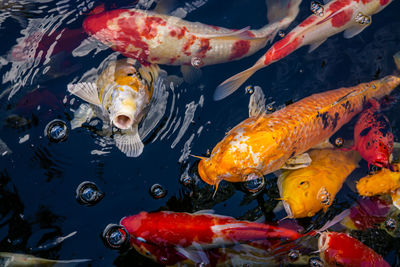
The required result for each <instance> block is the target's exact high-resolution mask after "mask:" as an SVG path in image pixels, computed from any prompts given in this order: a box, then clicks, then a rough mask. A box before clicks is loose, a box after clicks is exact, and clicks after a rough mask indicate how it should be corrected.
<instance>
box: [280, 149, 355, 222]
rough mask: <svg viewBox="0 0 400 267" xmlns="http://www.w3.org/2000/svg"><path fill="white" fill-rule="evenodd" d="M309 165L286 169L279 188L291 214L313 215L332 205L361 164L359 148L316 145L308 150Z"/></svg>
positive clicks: (300, 216)
mask: <svg viewBox="0 0 400 267" xmlns="http://www.w3.org/2000/svg"><path fill="white" fill-rule="evenodd" d="M308 154H309V155H310V157H311V159H312V162H311V164H310V166H308V167H305V168H300V169H297V170H284V171H283V172H282V174H281V175H280V176H279V178H278V188H279V193H280V196H281V199H282V201H283V206H284V208H285V210H286V213H287V214H288V218H303V217H311V216H314V214H315V213H317V212H318V211H320V210H321V209H323V211H324V212H326V211H327V209H328V208H329V207H330V206H331V205H332V203H333V200H334V199H335V196H336V194H337V193H338V192H339V190H340V188H342V184H343V182H344V181H345V180H346V178H347V176H349V174H350V173H351V172H352V171H353V170H354V169H355V168H357V167H358V162H359V161H360V159H361V158H360V156H359V155H358V153H357V152H356V151H340V150H337V149H315V150H311V151H310V152H308Z"/></svg>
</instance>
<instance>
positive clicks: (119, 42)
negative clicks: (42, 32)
mask: <svg viewBox="0 0 400 267" xmlns="http://www.w3.org/2000/svg"><path fill="white" fill-rule="evenodd" d="M267 2H270V7H271V8H269V9H268V11H269V13H268V17H269V19H270V22H271V24H269V25H266V26H265V27H263V28H261V29H259V30H249V29H248V28H244V29H242V30H231V29H226V28H222V27H217V26H211V25H206V24H202V23H199V22H190V21H185V20H182V19H181V18H178V17H173V16H168V15H164V14H158V13H155V12H151V11H147V10H140V9H134V8H132V9H117V10H112V11H105V12H101V13H99V14H94V15H91V16H89V17H87V18H86V19H85V20H84V22H83V28H84V30H85V31H86V32H87V33H88V34H89V35H91V36H93V37H95V38H96V39H97V40H99V41H100V42H102V43H104V44H106V45H108V46H110V47H111V48H112V49H113V50H115V51H118V52H120V53H121V54H122V55H124V56H126V57H130V58H135V59H137V60H139V61H140V62H141V63H142V64H144V63H146V62H147V63H156V64H167V65H192V60H193V59H194V58H196V59H199V60H200V61H201V63H200V64H199V66H198V67H201V66H204V65H210V64H217V63H223V62H227V61H231V60H238V59H241V58H243V57H246V56H250V55H252V54H254V53H255V52H257V51H258V50H259V49H261V48H263V47H264V46H265V45H266V44H267V42H268V41H269V40H272V39H273V38H274V36H275V34H276V33H277V32H278V31H279V30H280V29H284V28H286V27H288V26H289V24H290V23H291V22H292V21H293V20H294V18H295V17H296V16H297V13H298V12H299V8H298V6H299V4H300V2H301V0H279V1H272V0H268V1H267Z"/></svg>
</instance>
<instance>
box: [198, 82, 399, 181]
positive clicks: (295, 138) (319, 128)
mask: <svg viewBox="0 0 400 267" xmlns="http://www.w3.org/2000/svg"><path fill="white" fill-rule="evenodd" d="M399 84H400V77H398V76H392V75H391V76H386V77H384V78H382V79H380V80H376V81H372V82H367V83H362V84H359V85H357V86H354V87H348V88H340V89H336V90H331V91H328V92H323V93H319V94H314V95H311V96H309V97H306V98H304V99H302V100H300V101H298V102H296V103H293V104H291V105H289V106H287V107H285V108H283V109H281V110H279V111H276V112H274V113H272V114H263V115H261V116H258V117H251V118H248V119H246V120H244V121H243V122H241V123H240V124H239V125H237V126H236V127H234V128H233V129H232V130H231V131H230V132H229V133H228V134H227V135H226V136H225V138H224V139H223V140H222V141H221V142H219V143H218V144H217V145H216V147H215V148H214V149H213V151H212V153H211V156H210V157H209V158H203V159H202V160H201V161H200V163H199V168H198V170H199V174H200V177H201V178H202V179H203V180H204V181H205V182H207V183H209V184H211V185H218V183H219V182H220V181H221V180H227V181H230V182H242V181H246V180H247V179H251V178H253V179H254V177H259V176H260V175H266V174H268V173H271V172H274V171H276V170H278V169H280V168H281V167H282V166H283V164H284V163H285V162H286V161H287V160H288V159H289V158H291V157H293V156H296V155H299V154H302V153H304V152H305V151H307V150H309V149H310V148H312V147H314V146H316V145H318V144H320V143H322V142H323V141H325V140H327V139H328V138H329V137H330V136H332V135H333V134H334V133H335V132H336V131H337V130H338V129H340V127H342V126H343V125H344V124H346V123H347V122H348V121H350V120H351V119H352V118H353V117H354V116H355V115H356V114H357V113H359V112H360V111H361V110H362V109H363V105H364V103H366V101H368V100H369V99H371V98H377V99H379V98H381V97H383V96H385V95H388V94H389V93H390V92H391V91H392V90H393V89H394V88H396V87H397V86H398V85H399ZM248 153H251V154H252V155H253V157H249V156H248ZM254 157H256V160H253V159H254ZM248 176H249V177H251V178H248Z"/></svg>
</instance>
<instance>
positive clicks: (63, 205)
mask: <svg viewBox="0 0 400 267" xmlns="http://www.w3.org/2000/svg"><path fill="white" fill-rule="evenodd" d="M194 2H201V1H180V2H179V3H178V6H185V4H192V7H193V11H191V12H190V13H189V14H188V15H187V17H186V19H188V20H191V21H201V22H204V23H207V24H212V25H218V26H225V27H228V28H238V29H240V28H243V27H245V26H248V25H250V26H251V27H252V28H259V27H261V26H263V25H264V24H265V23H266V7H265V3H264V1H261V0H260V1H236V0H232V1H216V0H210V1H203V2H204V3H205V2H206V3H205V4H204V5H202V6H201V7H199V8H195V5H193V3H194ZM100 3H101V2H100V1H98V2H95V1H68V0H67V1H47V0H41V1H3V2H1V3H0V7H1V11H0V12H1V13H0V26H1V27H0V37H1V39H2V42H1V45H0V73H1V76H0V77H1V90H0V109H1V113H0V127H1V134H0V138H1V139H2V140H3V141H4V142H5V143H6V144H7V146H8V148H9V150H11V151H12V153H7V154H6V155H5V156H2V157H1V163H0V251H10V252H18V253H27V254H32V255H35V256H40V257H45V258H51V259H72V258H88V259H92V262H91V265H92V266H111V265H113V264H114V265H118V266H135V265H138V266H139V265H142V266H149V265H151V264H153V263H152V262H151V261H150V260H147V259H146V258H144V257H142V256H140V255H138V254H135V253H131V254H129V255H120V253H119V252H117V251H113V250H110V249H108V248H106V247H105V246H104V245H103V243H102V241H101V239H100V234H101V232H102V231H103V229H104V228H105V226H106V225H107V224H109V223H118V222H119V220H120V219H121V218H122V217H123V216H126V215H130V214H136V213H138V212H140V211H143V210H144V211H155V210H172V211H187V212H194V211H196V210H201V209H214V210H215V211H216V213H218V214H224V215H229V216H233V217H236V218H243V219H257V218H258V217H260V216H261V215H264V216H265V218H266V219H267V220H269V221H273V220H279V219H281V218H282V217H284V216H285V214H284V212H283V211H280V212H278V213H276V214H275V213H274V212H273V211H272V210H273V208H274V207H275V205H276V204H277V201H276V200H274V199H275V198H276V197H278V193H277V188H276V185H275V183H274V182H275V180H273V178H271V179H272V180H270V181H269V182H268V183H267V186H266V190H264V191H263V192H262V193H260V194H258V195H257V196H252V195H251V194H249V193H246V191H245V190H243V189H242V187H241V186H240V185H231V184H228V183H223V184H222V185H221V189H220V190H219V191H218V194H217V195H216V197H215V199H212V198H211V196H212V193H213V189H212V188H211V187H209V186H208V185H205V184H204V183H203V182H202V181H200V180H198V178H197V177H196V176H195V175H194V174H193V173H195V166H196V163H197V160H196V159H195V158H193V157H190V156H189V155H188V154H189V153H191V154H194V155H205V153H206V152H207V150H211V149H212V148H213V146H214V145H215V144H216V143H217V142H218V141H219V140H221V139H222V137H223V136H224V134H225V132H226V131H228V130H229V129H230V128H231V127H233V126H235V125H236V124H237V123H239V122H240V121H242V120H244V119H245V118H246V117H247V116H248V109H247V105H248V100H249V96H248V95H246V94H245V92H244V90H243V89H240V90H239V91H238V92H236V93H235V94H234V95H232V96H230V97H228V98H227V99H225V100H223V101H221V102H214V101H213V100H212V95H213V92H214V89H215V87H216V86H217V85H218V84H219V83H220V82H221V81H223V80H225V79H226V78H227V77H230V76H231V75H233V74H235V73H237V72H238V71H240V70H243V69H244V68H247V67H249V66H250V65H252V64H253V63H254V62H255V61H256V60H257V59H258V58H259V57H260V56H261V55H262V54H263V53H264V51H265V49H264V50H261V51H260V52H259V53H257V54H256V55H254V56H252V57H249V58H246V59H244V60H241V61H237V62H232V63H228V64H221V65H215V66H209V67H205V68H203V69H202V78H201V80H200V81H199V82H198V83H196V84H194V85H188V84H186V83H184V84H182V85H181V86H180V87H178V88H174V91H173V92H170V94H169V98H168V104H167V110H166V112H165V114H164V117H163V119H162V120H161V122H160V124H159V125H158V127H156V129H154V130H153V132H152V133H151V134H150V135H149V136H148V137H147V138H146V139H145V149H144V152H143V154H142V155H141V156H140V157H139V158H128V157H126V156H125V155H124V154H122V153H121V152H120V151H119V150H118V149H117V148H115V146H113V145H110V144H109V143H108V142H107V140H106V139H104V138H102V137H100V136H98V135H96V134H94V133H93V132H92V131H90V129H88V128H77V129H74V130H72V131H70V134H69V137H68V139H67V140H66V141H64V142H60V143H52V142H50V141H49V140H48V139H47V137H46V136H44V129H45V127H46V125H47V124H48V123H49V122H50V121H52V120H54V119H61V120H64V121H66V122H69V121H70V120H71V118H72V115H73V112H72V110H74V109H76V108H77V107H78V105H79V104H80V103H81V102H80V100H75V101H71V99H72V98H73V97H71V96H70V95H69V94H68V93H67V91H66V88H67V84H68V83H71V82H72V81H76V80H77V79H78V78H81V76H82V75H83V74H84V73H86V72H87V71H89V70H90V69H91V68H97V67H98V66H99V64H100V63H101V62H103V61H104V60H105V59H106V58H107V57H108V56H110V55H111V54H115V53H114V52H113V51H112V50H110V49H105V50H102V49H101V46H99V47H100V48H99V49H98V50H97V51H94V50H92V51H90V52H89V53H87V54H86V55H82V54H81V55H80V56H78V55H76V54H74V53H73V52H72V51H73V50H74V49H75V48H76V47H78V46H79V45H80V44H81V42H82V40H84V39H85V38H86V37H85V35H83V34H81V32H80V27H81V24H82V21H83V19H84V18H85V16H86V13H87V12H88V10H89V9H90V8H92V7H93V6H96V5H98V4H100ZM106 4H107V5H109V6H111V4H112V3H111V2H110V3H108V2H107V3H106ZM129 4H131V3H129V2H118V4H117V6H124V5H129ZM309 5H310V1H308V0H304V1H303V3H302V4H301V11H300V14H299V16H298V17H297V18H296V20H295V21H294V22H293V23H292V24H291V26H290V27H289V29H287V31H286V32H288V31H289V30H290V29H291V28H293V27H294V26H295V25H297V24H298V23H300V22H301V21H302V20H303V19H304V18H306V17H307V16H308V15H309V13H310V11H309ZM399 10H400V2H399V1H394V2H393V3H392V4H390V5H389V7H387V8H386V9H385V10H383V11H382V12H381V13H378V14H377V15H375V16H374V17H373V23H372V25H371V26H370V27H368V28H367V29H366V30H364V31H363V32H362V33H361V34H359V35H357V36H356V37H354V38H352V39H349V40H348V39H344V38H343V37H342V35H341V34H339V35H336V36H333V37H331V38H329V39H328V40H327V41H326V42H325V43H324V44H323V45H321V47H319V48H318V49H317V50H315V51H314V52H313V53H307V49H308V48H302V49H300V50H298V51H296V52H295V53H293V54H292V55H290V56H288V57H287V58H285V59H283V60H281V61H280V62H278V63H275V64H273V65H271V66H270V67H268V68H266V69H263V70H261V71H259V72H257V73H256V74H255V75H253V76H252V77H251V79H250V80H249V81H248V82H247V83H246V84H251V85H259V86H261V87H262V88H263V90H264V92H265V93H266V96H267V103H270V102H273V101H275V105H276V106H277V107H278V106H281V105H283V104H285V103H286V102H287V101H290V100H293V101H296V100H299V99H301V98H303V97H306V96H308V95H310V94H312V93H316V92H322V91H326V90H330V89H335V88H339V87H342V86H351V85H356V84H358V83H360V82H366V81H370V80H373V79H377V78H381V77H383V76H385V75H388V74H391V73H392V72H393V71H394V69H395V66H394V63H393V60H392V55H393V54H394V53H395V52H397V51H399V50H400V16H399ZM53 31H54V32H53ZM46 34H50V35H51V34H52V35H53V38H54V36H56V35H58V36H59V38H60V41H59V42H58V44H57V45H56V46H54V47H52V44H54V39H51V38H50V39H49V40H47V41H45V39H46V37H43V35H46ZM26 38H30V39H28V40H29V42H28V43H25V44H26V45H25V50H24V53H22V54H23V55H27V57H25V58H22V59H21V58H20V59H16V58H15V55H14V56H13V54H12V50H13V48H15V46H16V45H18V44H21V43H23V40H24V39H25V40H26ZM278 38H279V37H277V39H278ZM40 40H42V41H41V42H40ZM38 43H40V45H39V47H36V46H37V44H38ZM51 49H54V50H51ZM40 50H43V52H41V53H43V54H38V53H39V51H40ZM51 54H53V55H52V56H51V57H50V56H49V55H51ZM161 67H162V68H163V69H165V70H166V71H167V72H168V74H169V75H173V74H174V75H179V74H180V72H179V69H178V68H175V67H164V66H161ZM395 95H397V94H396V93H395ZM203 101H204V103H202V102H203ZM39 106H40V108H39ZM399 112H400V105H398V102H396V103H394V104H393V105H392V106H391V107H390V108H389V109H387V110H385V114H386V115H387V116H388V117H389V119H390V121H391V123H392V126H393V131H394V135H395V141H399V139H398V138H399V136H400V132H399V128H398V126H399V123H400V118H399V115H398V114H399ZM185 119H186V121H187V122H189V123H188V124H187V125H186V126H185V124H184V121H185ZM352 125H354V122H353V124H350V125H346V126H345V127H344V128H343V129H342V130H341V131H340V132H339V133H338V134H337V135H341V136H343V137H351V135H352ZM185 127H187V128H185ZM96 151H97V152H98V151H101V152H103V153H101V154H99V153H96ZM361 167H362V168H363V169H362V170H360V173H361V174H360V175H363V174H365V172H366V164H365V162H364V163H363V164H361ZM188 174H189V175H190V176H191V177H193V179H194V181H195V183H194V184H191V185H189V186H185V185H183V184H182V183H181V182H180V180H181V179H182V178H184V177H186V176H187V175H188ZM87 180H89V181H92V182H95V183H96V184H97V185H98V186H99V187H100V188H101V189H102V190H103V191H104V192H105V197H104V198H103V199H102V200H101V201H100V202H99V203H98V204H97V205H95V206H91V207H88V206H84V205H80V204H79V203H78V202H77V201H76V199H75V190H76V188H77V186H78V185H79V184H80V183H81V182H83V181H87ZM156 183H158V184H161V185H162V186H163V187H164V188H166V189H167V190H168V193H167V195H166V196H165V197H164V198H161V199H154V198H153V197H152V196H151V195H150V194H149V189H150V187H151V186H152V185H153V184H156ZM352 187H354V185H352V184H351V183H347V184H345V185H344V186H343V188H342V190H341V192H340V193H339V194H338V195H337V200H336V202H335V204H334V205H333V206H332V208H331V209H330V211H329V212H330V213H329V214H331V215H332V214H335V213H337V212H336V211H337V210H342V209H344V208H346V207H349V206H350V205H351V204H352V203H353V202H354V199H355V198H356V197H357V195H356V193H354V192H353V191H352V190H351V188H352ZM301 221H302V223H303V224H304V225H310V222H311V223H315V224H316V225H319V224H322V223H323V222H324V218H323V216H318V215H317V216H315V217H314V218H312V219H310V220H301ZM311 227H313V224H311ZM74 231H77V233H76V234H75V235H74V236H72V237H70V238H68V239H66V240H65V241H63V242H62V243H61V244H59V245H52V242H53V241H54V240H55V238H57V237H60V236H66V235H68V234H70V233H72V232H74ZM374 238H377V235H372V234H371V236H369V238H365V240H367V241H368V240H369V241H368V242H369V243H368V245H371V246H375V247H374V248H375V249H376V250H377V251H379V252H380V253H382V254H383V255H384V256H386V258H385V259H386V260H387V261H388V262H389V263H390V264H392V265H399V262H398V258H399V257H398V255H399V254H398V253H397V249H396V247H395V246H388V245H387V244H388V243H387V242H396V241H397V242H398V240H395V239H383V240H381V241H379V240H378V239H374ZM381 239H382V238H381ZM367 241H365V242H367ZM375 241H376V242H375ZM377 241H379V242H377ZM84 265H85V264H84ZM84 265H83V266H84Z"/></svg>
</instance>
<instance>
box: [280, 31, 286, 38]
mask: <svg viewBox="0 0 400 267" xmlns="http://www.w3.org/2000/svg"><path fill="white" fill-rule="evenodd" d="M278 35H279V37H281V38H283V37H285V35H286V34H285V32H284V31H279V32H278Z"/></svg>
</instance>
